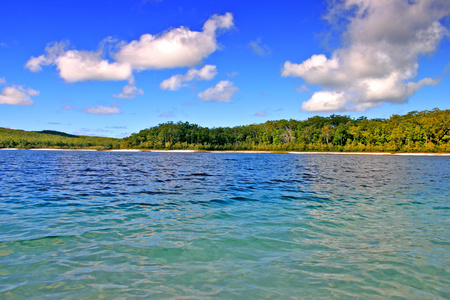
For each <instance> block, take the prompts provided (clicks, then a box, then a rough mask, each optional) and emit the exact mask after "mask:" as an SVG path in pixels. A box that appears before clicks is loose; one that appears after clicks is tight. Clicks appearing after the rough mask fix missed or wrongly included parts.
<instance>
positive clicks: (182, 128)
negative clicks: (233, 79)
mask: <svg viewBox="0 0 450 300" xmlns="http://www.w3.org/2000/svg"><path fill="white" fill-rule="evenodd" d="M449 130H450V110H439V109H434V110H431V111H422V112H417V111H413V112H410V113H408V114H406V115H403V116H400V115H393V116H391V118H389V119H372V120H369V119H367V118H366V117H360V118H358V119H351V118H350V117H349V116H339V115H331V116H329V117H320V116H314V117H311V118H309V119H307V120H305V121H297V120H292V119H291V120H279V121H267V122H266V123H263V124H257V125H256V124H252V125H246V126H238V127H233V128H228V127H226V128H220V127H219V128H212V129H209V128H204V127H200V126H198V125H195V124H190V123H188V122H184V123H183V122H178V123H173V122H168V123H164V124H160V125H158V126H155V127H151V128H148V129H145V130H141V131H140V132H139V133H136V134H133V135H132V136H131V137H128V138H125V139H124V140H123V143H122V147H123V148H141V149H197V150H272V151H368V152H379V151H381V152H383V151H387V152H450V143H449V140H450V132H449Z"/></svg>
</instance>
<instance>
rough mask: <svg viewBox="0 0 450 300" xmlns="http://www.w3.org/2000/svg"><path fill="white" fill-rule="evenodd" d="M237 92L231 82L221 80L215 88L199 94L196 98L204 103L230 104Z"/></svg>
mask: <svg viewBox="0 0 450 300" xmlns="http://www.w3.org/2000/svg"><path fill="white" fill-rule="evenodd" d="M238 90H239V89H238V88H237V87H235V86H233V83H232V82H231V81H228V80H222V81H220V82H219V83H218V84H217V85H216V86H214V87H211V88H209V89H206V90H205V91H203V92H201V93H199V94H198V97H199V98H200V99H202V101H204V102H231V101H232V97H233V95H234V93H236V92H237V91H238Z"/></svg>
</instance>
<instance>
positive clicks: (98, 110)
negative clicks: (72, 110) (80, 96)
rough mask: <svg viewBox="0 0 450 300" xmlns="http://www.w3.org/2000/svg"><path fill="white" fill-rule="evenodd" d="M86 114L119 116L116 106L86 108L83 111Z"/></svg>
mask: <svg viewBox="0 0 450 300" xmlns="http://www.w3.org/2000/svg"><path fill="white" fill-rule="evenodd" d="M83 110H84V111H85V112H86V113H88V114H96V115H112V114H119V113H120V110H119V108H118V107H117V106H115V105H111V106H101V105H99V106H96V107H88V108H84V109H83Z"/></svg>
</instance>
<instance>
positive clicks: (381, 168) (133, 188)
mask: <svg viewBox="0 0 450 300" xmlns="http://www.w3.org/2000/svg"><path fill="white" fill-rule="evenodd" d="M0 165H1V168H0V297H1V298H6V299H8V298H11V299H17V298H19V299H20V298H36V299H37V298H42V297H45V296H49V297H54V298H64V299H72V298H121V297H126V298H138V297H144V298H151V299H153V298H189V299H192V298H224V299H230V298H258V299H259V298H307V299H309V298H349V297H356V298H362V299H384V298H394V297H399V298H404V299H446V298H450V290H449V286H450V279H449V278H450V274H449V273H450V252H449V250H450V239H449V234H448V232H449V225H448V224H449V222H448V221H449V216H450V211H449V199H450V197H449V196H450V192H449V189H448V187H449V186H450V184H449V183H450V180H449V172H448V170H449V167H450V158H448V157H395V156H332V155H309V156H299V155H282V154H229V153H220V154H213V153H145V152H140V153H135V152H123V153H120V152H115V153H111V152H109V153H108V152H45V151H34V152H30V151H4V152H1V153H0Z"/></svg>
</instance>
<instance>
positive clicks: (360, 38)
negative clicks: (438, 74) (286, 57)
mask: <svg viewBox="0 0 450 300" xmlns="http://www.w3.org/2000/svg"><path fill="white" fill-rule="evenodd" d="M449 14H450V2H448V1H441V0H417V1H408V0H398V1H379V0H345V1H341V2H338V4H337V5H334V6H333V9H332V11H330V13H329V15H328V19H329V20H335V19H341V20H342V19H344V20H346V21H348V25H347V28H346V31H345V32H344V35H343V36H344V47H342V48H340V49H336V50H334V51H333V53H332V55H331V57H329V58H328V57H326V56H325V55H324V54H315V55H312V56H311V57H310V58H309V59H306V60H305V61H303V62H302V63H299V64H297V63H292V62H290V61H286V62H285V63H284V66H283V68H282V70H281V75H282V76H284V77H287V76H293V77H301V78H303V80H304V81H305V82H306V83H307V84H311V85H319V86H321V87H322V88H324V90H323V91H319V92H316V93H314V94H313V96H312V97H311V98H310V99H309V100H308V101H306V102H305V103H303V105H302V109H303V110H306V111H315V112H318V111H352V110H358V111H363V110H366V109H368V108H371V107H378V106H380V105H381V104H382V103H385V102H390V103H405V102H407V101H408V98H409V97H410V96H412V95H414V94H415V93H416V92H417V91H418V90H419V89H420V88H422V87H423V86H426V85H436V84H438V83H439V80H433V79H431V78H424V79H422V80H419V81H415V80H414V79H415V77H416V76H417V70H418V66H419V65H418V62H419V58H420V57H421V56H422V55H424V54H427V53H432V52H434V51H436V49H437V47H438V45H439V42H440V41H441V39H442V38H443V37H444V36H446V35H448V30H447V29H446V28H445V27H444V26H442V24H441V23H440V22H439V21H440V20H441V19H442V18H443V17H445V16H448V15H449Z"/></svg>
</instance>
